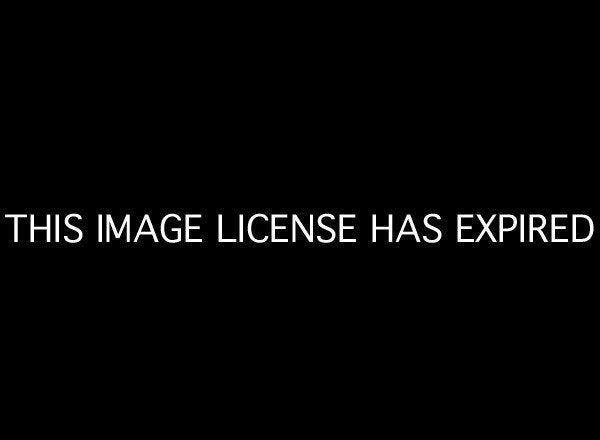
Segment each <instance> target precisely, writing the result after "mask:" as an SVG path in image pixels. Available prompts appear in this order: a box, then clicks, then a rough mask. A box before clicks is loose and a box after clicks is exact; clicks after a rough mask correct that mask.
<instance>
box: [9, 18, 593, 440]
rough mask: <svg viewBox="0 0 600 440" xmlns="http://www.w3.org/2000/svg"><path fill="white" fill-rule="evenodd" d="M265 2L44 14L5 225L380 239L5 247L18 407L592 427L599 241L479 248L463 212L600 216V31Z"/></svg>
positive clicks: (24, 91)
mask: <svg viewBox="0 0 600 440" xmlns="http://www.w3.org/2000/svg"><path fill="white" fill-rule="evenodd" d="M52 12H57V11H52ZM153 12H157V11H153ZM163 12H164V11H163ZM247 12H248V14H247V13H246V12H240V11H239V10H237V9H236V11H233V10H232V11H228V12H227V13H225V14H224V15H223V14H221V15H216V14H215V13H214V12H212V11H211V12H207V11H204V12H195V13H193V14H190V15H188V14H186V13H184V12H183V11H180V12H177V13H175V15H173V16H171V15H170V14H169V15H167V14H166V13H165V15H164V16H163V14H162V12H161V14H159V15H160V18H156V16H155V15H152V17H150V16H147V15H146V13H145V12H144V13H141V12H140V11H137V12H136V13H133V14H127V15H126V14H125V13H124V12H122V13H119V14H114V16H112V15H111V16H110V17H107V18H102V19H100V18H99V17H100V15H97V14H100V12H97V13H96V12H95V13H94V14H92V15H85V19H83V18H82V16H78V18H77V19H75V18H74V19H66V22H65V23H63V22H62V21H57V20H50V19H48V16H46V17H45V16H44V14H43V13H41V14H40V16H36V17H35V19H34V18H33V15H36V14H34V13H33V12H32V11H30V12H28V14H26V15H25V16H23V17H24V19H25V20H24V21H19V23H18V24H16V25H15V26H14V29H10V30H8V31H7V39H6V44H5V52H4V55H3V66H4V67H3V70H4V72H3V73H4V74H5V79H4V80H3V85H4V87H3V96H4V99H3V110H4V111H3V124H2V125H3V133H4V136H3V137H4V142H3V156H4V158H3V160H2V173H1V176H2V177H1V179H2V201H1V202H2V205H1V206H2V213H3V214H4V213H5V212H31V213H42V212H43V213H67V212H79V213H83V214H86V215H87V216H89V215H92V214H94V213H96V212H105V211H107V210H110V211H113V212H124V211H131V212H151V213H153V214H155V215H158V214H160V213H163V212H169V211H175V212H179V213H186V212H190V213H202V214H204V215H205V216H206V217H208V218H210V217H211V216H214V215H215V214H216V213H217V212H222V211H229V212H237V211H239V210H243V211H246V212H252V211H256V212H288V213H292V212H294V213H319V212H325V211H328V212H334V213H335V212H356V213H359V215H361V243H360V244H359V245H348V246H342V245H338V246H331V247H326V248H323V247H321V248H317V247H291V246H285V245H283V246H275V245H273V246H268V247H262V248H252V247H244V248H234V249H232V248H227V249H225V248H218V247H216V246H214V245H210V244H207V245H206V246H199V247H175V248H164V247H158V248H154V247H152V246H138V247H129V248H128V247H126V246H124V247H117V248H115V247H111V248H102V247H98V246H95V245H94V244H93V243H88V244H83V245H81V246H76V247H63V246H54V247H53V246H39V247H35V248H31V247H27V246H23V247H20V246H10V245H9V243H8V242H7V240H4V242H3V245H2V254H3V257H5V258H3V263H2V264H3V270H2V273H3V278H4V282H3V284H4V285H5V286H6V287H5V288H3V289H2V291H3V295H2V301H3V303H4V304H3V307H2V311H3V314H4V315H5V319H3V324H4V327H5V331H4V338H3V339H4V341H5V347H6V348H5V355H6V356H5V358H6V362H5V365H7V366H8V367H9V370H10V373H9V374H8V375H7V376H6V382H7V384H8V385H9V386H10V388H11V389H13V388H14V389H15V393H14V394H11V396H14V397H11V404H10V408H11V412H12V413H13V414H15V415H20V416H23V414H31V410H32V409H34V408H35V409H38V410H40V411H39V412H40V413H41V414H45V415H46V417H47V418H45V419H44V420H47V421H46V422H44V423H49V424H52V425H57V426H63V423H67V424H71V423H73V420H74V419H77V420H78V421H83V422H88V423H86V425H87V426H88V427H89V426H99V427H107V426H109V425H112V422H113V421H123V420H128V421H131V420H133V421H134V425H136V426H138V427H148V426H150V427H152V428H153V429H158V426H157V425H160V426H163V427H165V428H166V429H167V430H168V431H171V430H174V429H176V428H180V427H181V426H183V425H184V424H183V422H184V421H191V422H192V423H193V424H201V426H198V427H200V428H202V427H203V426H204V425H203V423H205V420H207V419H208V420H210V421H212V422H213V423H214V422H216V423H217V424H218V425H219V426H221V427H222V429H225V430H230V429H239V428H242V429H251V428H255V427H256V428H261V429H266V428H269V429H273V428H274V427H275V426H276V425H278V424H279V423H281V422H283V423H282V424H283V426H284V427H285V428H286V429H287V430H286V431H282V432H288V431H290V430H291V431H295V430H298V429H306V430H308V432H314V431H313V430H312V429H313V428H312V427H313V426H315V422H317V423H318V422H323V421H328V422H330V423H329V426H330V428H329V429H331V430H332V431H331V432H337V430H340V429H344V428H350V429H357V430H358V429H359V428H363V429H365V430H366V431H365V432H372V431H373V430H375V429H383V428H384V427H386V426H387V425H388V424H389V423H391V424H392V426H395V427H396V428H399V427H400V428H401V427H403V426H407V427H408V425H404V424H403V423H405V422H401V421H402V420H407V419H408V420H410V421H412V422H413V423H416V424H418V425H420V426H421V427H422V428H423V429H426V430H431V429H440V428H441V429H455V428H460V429H465V428H467V427H469V428H471V429H473V428H474V427H475V425H477V424H478V423H481V422H483V425H484V426H485V427H486V428H487V429H488V430H490V429H491V430H497V429H507V430H509V432H512V431H510V430H511V429H512V428H511V427H512V426H514V423H515V422H522V421H525V420H528V421H532V420H533V421H534V423H532V424H531V426H532V428H533V429H540V427H548V426H551V427H553V428H556V429H557V428H558V426H557V425H559V424H560V425H561V426H563V427H566V428H568V429H573V424H572V423H573V419H572V418H571V416H572V415H573V414H576V415H577V417H578V418H579V420H580V421H581V420H583V419H584V418H585V417H586V414H588V411H589V409H586V408H587V405H586V403H585V402H586V396H589V395H590V394H591V393H592V390H593V389H595V388H594V385H593V381H592V375H591V372H592V371H593V369H594V366H595V365H596V364H595V363H594V362H592V359H593V356H592V355H593V348H594V347H593V341H594V339H595V338H596V336H597V327H598V326H597V322H596V320H595V314H596V310H597V304H596V301H595V299H594V297H593V295H594V293H595V290H597V289H596V287H595V284H594V283H593V281H595V279H594V269H595V266H596V262H597V253H596V247H597V238H595V239H594V242H593V243H590V244H587V245H560V244H559V245H552V246H544V245H541V246H522V245H521V246H518V245H515V244H508V245H506V246H486V245H482V246H460V245H458V244H456V243H455V242H454V241H455V240H454V238H455V236H454V225H453V218H454V216H455V215H456V214H457V213H460V212H477V213H487V214H490V213H512V214H518V213H530V212H531V213H545V214H549V213H585V214H588V215H592V216H593V217H594V218H595V220H596V221H597V212H598V211H597V208H596V207H595V205H596V203H595V200H596V199H595V195H594V193H593V188H594V187H595V186H596V184H595V180H596V179H595V178H594V177H595V174H594V161H593V159H592V154H593V152H592V147H593V146H594V145H596V144H597V135H596V133H595V130H594V128H595V121H596V118H597V108H596V107H595V102H596V101H597V85H596V84H595V82H594V81H593V78H595V77H597V69H596V68H595V66H594V65H593V54H594V52H593V49H594V47H593V46H592V44H591V43H592V40H591V39H589V38H590V36H589V35H588V33H591V32H592V29H591V28H589V27H588V26H587V25H586V24H585V23H584V22H583V21H582V19H581V18H580V17H575V18H569V17H567V16H566V15H565V16H563V17H561V19H560V20H559V21H556V19H553V20H550V19H549V18H543V17H542V16H541V15H540V14H539V13H536V14H532V15H527V17H526V18H524V17H525V13H524V11H521V13H520V14H516V15H514V16H513V15H510V14H509V16H506V15H504V14H500V11H496V12H494V13H487V12H483V11H481V13H480V15H477V13H476V12H475V11H469V14H466V11H445V12H441V11H427V12H425V13H420V14H416V13H414V12H412V11H404V12H397V11H395V12H393V13H392V12H385V11H380V12H376V13H374V14H371V13H369V14H367V13H366V11H353V12H354V14H351V15H347V14H346V13H344V14H338V13H332V14H328V15H327V17H326V18H325V14H324V11H321V13H319V14H308V16H307V15H306V14H303V13H301V11H295V12H293V13H284V12H283V11H281V12H280V13H276V12H275V11H272V10H270V11H269V13H268V14H267V13H266V12H265V11H262V12H261V11H255V10H253V11H247ZM305 12H306V11H305ZM338 12H339V11H338ZM446 12H448V13H449V12H453V13H454V15H446ZM538 12H539V11H538ZM69 13H70V14H73V13H74V12H73V11H70V12H69ZM250 13H253V14H251V15H249V14H250ZM75 14H76V13H75ZM278 14H280V15H278ZM470 14H474V15H470ZM184 16H185V18H184ZM69 17H70V15H69ZM102 17H104V15H102ZM257 17H259V18H260V19H259V18H257ZM517 17H518V18H517ZM63 18H65V16H64V15H63ZM375 212H376V213H380V214H387V213H395V214H405V213H413V214H423V213H428V212H438V213H440V214H441V215H443V217H444V219H445V220H446V221H447V225H448V227H447V228H445V229H444V233H445V238H444V241H443V243H441V244H440V245H438V246H420V247H417V246H413V245H411V244H410V243H407V244H406V245H401V246H394V247H377V248H376V247H374V246H371V245H369V244H368V238H369V234H368V229H367V228H366V225H368V223H364V221H365V220H368V218H369V215H370V214H371V213H375ZM363 229H366V232H365V231H363ZM3 233H5V231H3ZM4 237H6V235H4ZM54 411H56V412H58V413H61V414H63V416H62V417H54V416H52V414H53V412H54ZM36 413H38V412H36ZM40 417H41V416H40ZM173 417H174V418H173ZM40 420H41V419H40ZM92 423H93V424H92ZM578 425H579V423H578ZM48 426H50V425H48ZM133 429H139V428H135V427H134V428H133Z"/></svg>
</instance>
